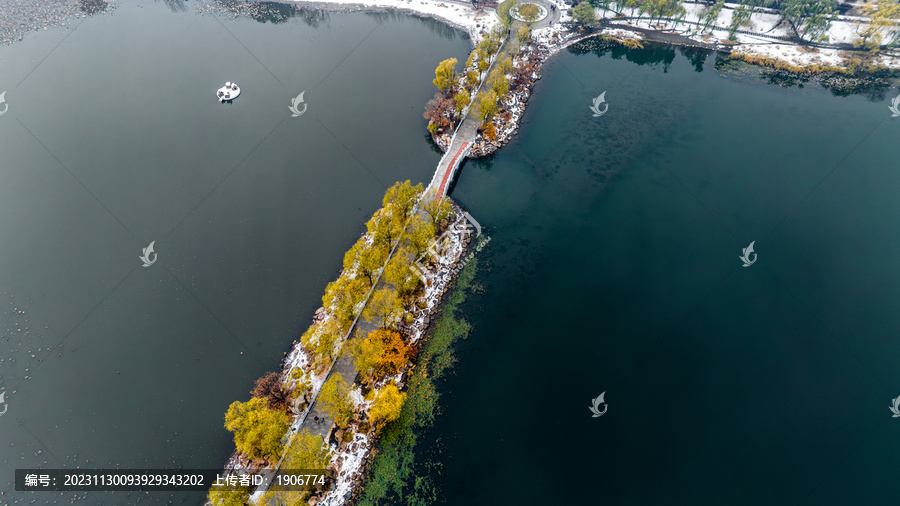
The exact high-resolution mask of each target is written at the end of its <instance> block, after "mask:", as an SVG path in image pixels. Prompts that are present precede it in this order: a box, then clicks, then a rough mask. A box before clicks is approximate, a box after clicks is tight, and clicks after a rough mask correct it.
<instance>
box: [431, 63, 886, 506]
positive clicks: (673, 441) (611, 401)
mask: <svg viewBox="0 0 900 506" xmlns="http://www.w3.org/2000/svg"><path fill="white" fill-rule="evenodd" d="M629 59H631V60H633V61H634V62H632V61H628V60H629ZM694 60H695V62H696V61H699V62H701V63H702V62H703V59H702V57H701V58H698V57H694ZM714 61H715V58H714V57H712V56H711V57H709V59H708V60H706V61H705V65H701V67H702V72H699V73H698V72H697V71H696V68H695V67H694V65H693V64H692V62H691V60H689V59H688V58H687V57H685V56H684V55H682V54H680V52H679V51H676V50H674V49H670V48H665V47H657V48H655V49H654V48H648V49H646V50H643V51H636V52H631V53H629V54H628V58H622V53H621V52H617V53H616V54H615V55H614V54H610V53H606V54H602V55H597V54H593V53H588V54H582V55H576V54H572V53H570V52H564V53H561V54H560V55H558V56H557V57H555V58H554V59H553V60H551V62H550V63H549V64H548V65H546V66H545V71H544V73H543V74H544V78H543V79H542V80H541V81H540V82H539V84H538V85H537V87H536V89H535V93H534V97H533V99H532V100H531V102H530V105H529V109H528V111H527V112H526V115H525V121H524V123H523V125H522V127H521V128H520V130H519V136H518V137H517V138H516V139H515V140H514V141H513V142H512V143H511V144H510V145H508V146H506V147H505V148H504V149H503V150H501V151H500V152H499V153H497V154H496V156H495V157H494V158H493V159H492V160H489V161H483V162H476V163H473V162H472V161H469V162H468V163H467V164H466V165H465V166H464V168H463V170H462V172H461V176H460V179H459V182H458V183H457V185H456V187H455V190H454V192H453V197H454V198H455V199H457V200H458V201H459V202H460V203H461V204H462V205H463V206H465V207H466V208H468V209H469V211H470V212H471V213H472V215H473V216H475V217H476V218H477V219H478V220H479V221H480V222H481V223H482V224H483V225H486V226H487V227H488V233H489V234H490V236H491V239H492V240H491V243H490V245H489V246H488V248H486V249H485V250H484V251H483V253H482V257H481V258H482V263H483V264H485V266H486V268H484V269H482V272H481V274H480V281H481V283H482V284H483V285H484V287H485V291H484V294H483V295H473V296H472V297H470V300H469V303H468V308H467V311H466V313H467V314H466V317H467V318H468V319H469V320H470V322H471V323H473V324H474V331H473V332H472V333H471V334H470V336H469V338H468V340H466V341H464V342H462V344H461V346H460V350H459V366H458V368H457V374H456V375H455V376H453V377H451V378H450V379H448V380H447V382H446V383H445V384H444V387H443V390H444V392H446V393H447V394H448V395H444V397H443V398H442V405H443V407H444V408H445V409H444V415H443V416H442V417H440V418H439V419H438V421H437V422H436V425H435V428H434V429H433V430H432V431H431V434H430V438H431V440H432V442H431V443H430V444H429V445H427V446H426V447H424V448H423V450H422V452H421V453H422V455H421V458H422V459H423V460H424V459H428V458H431V459H437V460H438V461H440V462H442V464H443V465H442V467H441V469H440V474H439V475H433V478H434V479H435V480H436V481H437V483H438V484H439V486H440V488H441V491H442V492H441V493H442V498H443V500H444V502H445V503H446V504H479V505H482V504H483V505H489V504H635V505H637V504H692V505H693V504H748V505H750V504H893V503H894V502H896V498H895V497H896V491H895V489H896V487H895V484H896V479H895V477H894V471H895V470H896V469H897V468H898V466H900V420H898V419H896V418H892V416H891V412H890V411H889V409H888V408H889V407H890V406H891V400H892V399H893V398H895V397H897V396H898V395H900V368H898V367H897V363H898V360H900V339H898V335H900V312H898V311H897V307H898V303H900V290H898V289H897V280H898V279H900V266H898V264H897V262H896V259H897V258H898V256H900V234H898V233H897V225H896V224H897V220H898V218H900V199H898V198H897V191H898V188H900V172H898V170H897V167H898V164H897V161H896V160H897V158H896V156H897V152H896V139H897V136H898V134H900V121H898V119H897V118H891V117H890V112H889V111H888V108H887V106H888V105H889V103H890V101H889V100H887V99H886V100H879V101H874V102H873V101H869V100H867V99H865V98H863V97H860V96H850V97H846V98H839V97H835V96H833V95H832V94H831V93H830V92H828V91H826V90H823V89H821V88H819V87H811V86H807V87H804V88H796V87H795V88H789V89H786V88H780V87H777V86H773V85H768V84H760V83H759V82H758V81H753V80H747V79H742V78H726V77H723V76H722V75H720V74H719V73H717V72H716V71H715V70H714V69H713V64H714ZM635 62H637V63H635ZM603 91H606V95H605V99H606V103H608V104H609V109H608V112H606V113H605V114H604V115H603V116H601V117H592V114H591V112H590V110H589V109H588V106H590V105H591V101H592V99H593V98H594V97H596V96H598V95H599V94H600V93H601V92H603ZM895 92H896V90H891V92H890V93H888V95H890V97H892V96H893V93H895ZM890 97H889V98H890ZM751 241H755V252H756V254H758V257H757V261H756V262H755V263H753V264H752V265H751V266H749V267H746V268H744V267H742V265H743V262H742V261H741V260H740V259H739V257H740V256H741V254H742V249H743V248H745V247H747V246H748V245H749V244H750V242H751ZM751 259H752V255H751ZM603 392H605V396H604V400H605V402H606V404H605V406H606V409H607V411H606V413H605V414H604V415H603V416H600V417H593V416H592V413H591V411H590V410H589V406H591V401H592V399H594V398H596V397H597V396H599V395H600V394H601V393H603ZM451 393H452V395H449V394H451ZM601 409H602V408H601Z"/></svg>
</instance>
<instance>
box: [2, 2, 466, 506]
mask: <svg viewBox="0 0 900 506" xmlns="http://www.w3.org/2000/svg"><path fill="white" fill-rule="evenodd" d="M167 5H172V6H173V7H177V6H178V5H182V6H184V5H186V6H187V9H186V10H185V11H179V10H178V9H177V8H173V9H171V10H170V9H168V8H167ZM196 5H197V4H195V3H194V2H190V3H187V4H183V3H174V2H169V3H167V4H164V3H155V2H139V3H132V2H128V3H126V4H124V5H122V6H120V7H119V8H118V9H116V10H115V11H114V12H113V13H112V14H110V15H103V16H95V17H92V18H90V19H87V20H84V21H83V22H81V24H78V21H80V20H77V21H76V22H73V23H72V24H71V26H75V25H77V29H76V30H71V29H69V30H67V29H64V28H57V29H50V30H48V31H46V32H45V31H42V32H40V33H37V34H31V35H29V36H28V37H26V39H25V40H24V41H23V42H21V43H17V44H14V45H12V46H5V47H0V92H2V91H3V90H6V97H5V98H6V101H7V104H8V106H9V109H8V111H7V113H6V114H4V115H3V116H2V117H0V215H2V216H4V217H5V218H4V219H3V220H0V238H2V240H0V297H2V298H0V303H2V306H0V336H2V338H0V390H2V391H5V392H6V401H7V412H6V413H5V414H4V415H2V417H0V448H2V450H0V477H2V480H0V494H2V495H0V503H4V504H5V503H6V502H10V503H11V504H21V503H29V504H31V503H32V501H35V502H34V504H49V503H52V502H54V501H70V500H71V501H74V502H78V503H83V504H134V503H135V502H136V501H137V500H138V499H139V498H145V497H147V496H146V495H145V494H131V495H128V496H126V495H125V494H124V493H117V494H90V495H89V496H88V497H85V495H84V494H77V495H76V494H61V495H56V494H50V495H48V494H23V493H17V492H15V491H13V485H12V477H13V472H14V469H16V468H29V467H37V466H44V467H49V468H61V467H76V466H81V467H82V468H103V467H111V466H120V467H122V468H160V467H177V468H185V469H204V468H220V467H221V466H222V465H223V464H224V463H225V460H226V459H227V458H228V457H229V456H230V454H231V451H232V450H233V443H232V441H231V437H230V433H228V432H227V431H226V430H225V429H224V427H223V423H224V413H225V411H226V409H227V407H228V405H229V404H230V403H231V402H233V401H235V400H246V399H247V398H249V391H250V389H251V388H252V386H253V382H254V380H255V379H256V378H258V377H259V376H262V375H263V374H264V373H266V372H268V371H271V370H276V369H277V368H278V367H279V362H280V360H281V358H282V356H283V353H284V352H285V351H287V350H288V349H289V347H290V345H291V343H292V341H293V340H294V339H297V338H299V335H300V334H301V333H302V332H303V331H304V330H305V329H306V327H307V326H308V325H309V323H310V320H311V317H312V314H313V312H314V311H315V309H316V308H317V307H319V305H320V297H321V296H322V292H323V290H324V287H325V285H326V283H327V282H328V281H331V280H332V279H334V278H335V277H336V275H337V272H338V270H339V269H340V267H341V261H342V256H343V253H344V252H345V251H346V250H347V249H348V248H349V247H350V246H351V245H352V244H353V243H354V242H355V240H356V239H357V238H358V237H359V235H360V234H361V233H362V232H364V231H365V221H366V220H367V219H368V217H369V216H370V215H371V213H372V212H373V211H374V210H375V209H377V208H378V207H379V206H380V203H381V198H382V195H383V194H384V190H385V189H386V188H387V187H388V186H390V185H391V184H393V183H394V182H395V181H398V180H406V179H411V180H412V181H414V182H418V181H428V180H429V179H430V178H431V174H432V172H433V170H434V167H435V166H436V165H437V162H438V160H439V159H440V153H439V152H437V151H435V150H434V149H433V148H432V146H431V145H430V144H429V143H428V142H426V136H425V132H426V131H425V120H424V119H422V111H423V108H424V104H425V103H426V102H427V101H428V100H429V99H430V98H431V95H432V94H433V85H432V84H431V79H433V73H434V67H435V66H436V64H437V63H438V62H439V61H441V60H442V59H445V58H449V57H455V58H458V59H461V60H464V59H465V58H466V55H467V53H468V49H469V42H468V40H467V39H465V38H464V37H462V36H461V35H460V34H459V32H455V31H453V30H449V29H448V28H447V27H446V26H444V25H441V24H438V23H435V22H432V21H427V20H421V19H416V18H411V17H405V16H369V15H362V14H330V15H329V14H326V13H322V12H318V13H316V12H306V13H303V14H304V15H303V16H298V17H295V18H292V19H290V20H289V21H286V22H281V23H258V22H256V21H254V20H251V19H247V18H241V19H230V18H229V17H228V16H224V15H220V16H219V17H214V16H212V15H210V14H197V13H196V12H195V10H194V9H195V7H196ZM225 81H235V82H237V83H238V84H239V85H240V86H241V88H242V90H243V93H242V95H241V97H240V98H238V99H237V100H235V101H234V103H233V104H230V105H229V104H220V103H218V102H217V100H216V98H215V91H216V89H217V88H219V87H220V86H222V85H223V84H224V83H225ZM301 92H305V94H304V100H305V103H306V104H307V106H308V109H307V111H306V112H305V113H304V114H303V115H302V116H299V117H296V118H294V117H291V113H290V111H289V110H288V107H289V106H290V105H291V101H292V99H294V98H295V97H296V96H297V95H298V94H299V93H301ZM151 241H155V244H154V249H155V253H156V254H157V255H158V257H157V261H156V262H155V263H154V264H153V265H151V266H150V267H147V268H144V267H142V264H143V262H142V261H141V260H140V259H139V258H138V257H139V256H140V255H141V253H142V249H143V248H146V247H147V246H148V245H149V244H150V242H151ZM26 377H28V378H29V379H25V378H26ZM203 495H204V494H199V493H193V494H181V495H173V494H168V493H166V494H154V495H151V496H150V497H149V500H151V501H155V502H160V503H169V502H174V503H178V502H179V501H181V500H185V501H186V502H187V503H195V502H197V501H199V500H200V498H201V497H202V496H203ZM147 500H148V499H144V501H143V502H146V501H147Z"/></svg>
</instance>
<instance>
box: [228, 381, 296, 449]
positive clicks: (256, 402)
mask: <svg viewBox="0 0 900 506" xmlns="http://www.w3.org/2000/svg"><path fill="white" fill-rule="evenodd" d="M267 404H268V402H267V401H266V399H262V398H259V397H254V398H252V399H250V400H249V401H247V402H239V401H235V402H233V403H231V406H229V407H228V412H227V413H225V428H226V429H228V430H229V431H231V432H233V433H234V445H235V446H236V447H237V450H238V451H239V452H241V453H243V454H244V455H246V456H247V457H250V458H251V459H265V460H266V461H269V462H273V461H277V460H278V459H279V458H280V457H281V451H282V444H281V439H282V438H283V437H284V434H285V433H286V432H287V428H288V417H287V414H285V413H284V412H283V411H278V410H274V409H269V407H268V406H267Z"/></svg>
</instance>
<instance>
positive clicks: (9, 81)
mask: <svg viewBox="0 0 900 506" xmlns="http://www.w3.org/2000/svg"><path fill="white" fill-rule="evenodd" d="M170 5H172V4H171V3H170ZM186 5H191V4H186ZM303 19H305V20H306V23H305V22H303V21H302V20H301V19H300V18H294V19H291V20H290V21H288V22H284V23H257V22H255V21H251V20H247V19H238V20H230V19H228V18H227V17H225V16H222V17H221V18H220V19H218V20H217V19H216V18H215V17H212V16H211V15H196V14H195V13H194V12H193V10H192V9H190V8H189V9H188V10H187V11H185V12H178V10H177V9H175V10H169V9H166V4H163V3H138V4H128V5H124V6H122V7H120V8H118V9H117V10H116V11H115V12H114V13H113V14H112V15H109V16H101V17H94V18H91V19H89V20H87V21H84V22H83V23H82V24H81V25H79V27H78V29H77V30H76V31H74V32H73V31H67V30H64V29H56V30H49V31H47V32H42V33H40V34H37V35H31V36H29V37H27V38H26V40H25V41H24V42H22V43H20V44H16V45H13V46H10V47H3V48H0V91H2V90H4V89H5V90H6V91H7V95H6V99H7V102H8V103H9V107H10V108H9V111H8V113H7V114H5V115H4V116H3V117H0V156H2V171H0V206H2V208H0V212H2V214H3V216H5V217H6V219H5V220H2V222H0V223H2V224H0V237H2V241H0V295H2V297H3V299H2V300H0V302H2V304H3V312H2V320H0V323H2V327H0V331H2V335H3V340H2V341H0V346H2V347H0V353H2V354H0V360H2V362H0V376H2V378H0V388H2V389H5V391H6V392H7V399H6V400H7V403H8V412H7V413H6V414H5V415H3V416H2V418H0V448H3V452H2V454H0V475H2V476H7V477H9V480H10V481H11V476H12V473H13V470H14V469H15V468H23V467H36V466H38V465H44V466H46V467H75V466H81V467H82V468H96V467H105V466H114V465H119V466H121V467H139V468H146V467H165V466H168V467H180V468H206V467H213V468H216V467H219V466H220V465H221V464H222V463H223V462H224V460H225V459H226V458H227V457H228V455H229V454H230V451H231V449H232V443H231V440H230V437H229V434H228V433H227V432H226V431H225V430H224V428H222V422H223V414H224V412H225V410H226V408H227V406H228V404H229V403H230V402H232V401H234V400H244V399H246V398H247V397H248V395H249V394H248V391H249V389H250V388H251V386H252V383H253V380H254V379H255V378H257V377H259V376H261V375H262V374H263V373H265V372H266V371H269V370H273V369H275V368H276V367H277V365H278V362H279V360H280V358H281V356H282V353H283V352H284V351H285V350H287V348H288V347H289V345H290V343H291V341H292V340H293V339H295V338H296V337H297V336H298V335H299V333H300V332H302V330H304V329H305V327H306V325H307V324H308V322H309V319H310V317H311V315H312V312H313V311H314V310H315V308H316V307H318V305H319V297H320V296H321V293H322V290H323V288H324V286H325V284H326V283H327V282H328V281H329V280H331V279H333V278H334V276H335V275H336V272H337V270H338V269H339V267H340V262H341V256H342V254H343V252H344V251H345V250H346V249H347V248H348V247H349V246H350V245H351V244H352V243H353V241H354V240H355V239H356V238H357V237H358V235H359V234H360V233H361V232H362V231H363V230H364V222H365V220H366V218H367V217H368V216H369V215H370V213H371V212H372V211H373V210H374V209H375V208H376V207H377V206H378V203H379V202H380V198H381V195H382V193H383V191H384V188H386V187H387V186H389V185H390V184H391V183H393V182H394V181H396V180H404V179H412V180H413V181H428V180H429V179H430V177H431V173H432V171H433V168H434V166H435V165H436V163H437V161H438V159H439V156H440V155H439V154H438V153H436V152H434V151H433V150H432V148H431V147H430V145H429V143H428V142H427V141H426V140H425V135H424V132H425V129H424V120H422V118H421V112H422V109H423V106H424V104H425V102H427V100H428V99H429V98H430V96H431V93H432V86H431V83H430V80H431V75H432V72H433V69H434V66H435V65H436V63H437V62H439V61H440V60H442V59H445V58H448V57H456V58H458V59H460V60H463V59H464V58H465V57H466V53H467V50H468V42H467V41H466V40H464V39H462V38H460V37H459V36H457V35H455V32H453V31H450V30H447V29H445V28H444V27H442V25H437V24H435V23H432V22H426V21H421V20H415V19H413V18H407V17H388V16H381V17H375V16H366V15H360V14H348V15H338V14H331V15H325V14H321V13H319V14H315V13H312V14H309V13H308V14H307V15H306V16H305V17H304V18H303ZM307 23H311V24H307ZM312 25H315V26H312ZM623 56H624V57H623ZM702 61H703V59H702V57H697V56H696V55H694V56H693V62H692V61H691V60H689V59H688V58H686V57H685V56H683V55H682V54H681V53H680V52H679V51H677V50H673V49H670V48H665V47H657V48H648V49H646V50H643V51H635V52H629V53H627V54H623V53H621V52H616V53H615V54H612V53H606V54H602V55H599V56H598V55H596V54H591V53H588V54H583V55H575V54H572V53H569V52H564V53H561V54H560V55H558V56H556V57H554V59H553V60H551V62H550V63H548V64H547V65H546V66H545V68H544V72H543V74H544V78H543V79H542V80H541V81H540V82H539V84H538V85H537V87H536V89H535V93H534V96H533V98H532V100H531V101H530V105H529V109H528V111H527V112H526V117H525V121H524V122H523V124H522V126H521V128H520V130H519V134H518V136H517V137H516V138H515V139H514V141H513V142H512V143H511V144H509V145H508V146H506V147H504V148H503V149H502V150H501V151H500V152H499V153H497V154H496V156H495V157H493V158H491V159H489V160H485V161H479V162H472V161H469V162H467V163H466V165H465V166H464V168H463V170H462V172H461V174H460V178H459V181H458V182H457V183H456V186H455V188H454V191H453V197H454V198H456V199H457V200H458V201H459V202H460V203H462V204H463V205H464V206H465V207H466V208H467V209H469V210H470V212H471V213H472V215H473V216H474V217H475V218H476V219H477V220H478V221H479V222H480V223H481V224H482V225H484V226H485V227H486V231H487V233H488V234H489V235H490V236H491V242H490V244H489V245H488V247H487V248H486V249H485V250H483V251H482V253H481V260H482V261H481V264H482V267H483V269H482V271H481V274H480V277H479V281H480V282H481V283H482V284H483V285H484V292H483V294H476V295H473V296H471V297H470V299H469V303H468V305H467V307H466V311H465V313H466V315H465V316H466V317H467V318H468V319H469V320H470V321H471V322H472V323H473V324H474V325H475V328H474V330H473V332H472V333H471V335H470V338H469V339H468V340H467V341H464V342H462V343H461V345H460V349H459V358H460V362H459V364H458V366H457V369H456V375H455V376H453V377H451V378H450V379H449V380H448V381H446V382H445V383H444V384H443V385H442V386H443V391H444V392H445V393H446V394H447V395H444V396H443V397H442V405H443V408H444V413H443V415H442V416H441V417H440V418H439V419H438V420H437V423H436V425H435V427H434V429H433V430H431V431H430V432H429V434H427V436H428V439H429V440H430V442H429V443H428V444H426V445H424V446H423V447H422V449H421V453H422V458H423V459H426V458H434V459H438V460H439V461H441V462H443V466H442V468H441V474H440V475H434V476H433V478H434V479H435V480H436V481H437V483H438V485H439V487H440V490H441V496H442V502H443V503H446V504H484V505H495V504H807V503H808V504H814V503H820V504H821V503H825V504H893V502H894V495H895V494H894V493H893V492H894V491H893V489H894V488H895V487H891V485H893V483H894V481H895V480H893V479H892V478H893V476H892V475H893V471H894V470H895V469H896V468H897V466H898V464H900V462H898V461H900V426H898V424H900V420H896V419H892V418H891V413H890V411H888V409H887V408H888V407H889V406H890V403H891V402H890V400H891V399H892V398H894V397H896V396H898V395H900V370H898V368H897V367H896V363H897V360H898V357H900V340H898V339H897V338H896V336H897V335H900V316H898V313H897V311H896V309H895V308H896V307H897V305H898V303H900V292H898V290H897V288H896V285H897V283H896V280H897V279H900V272H898V271H900V266H898V265H897V264H896V262H894V259H895V258H897V257H898V255H900V236H898V234H897V233H896V231H895V228H896V227H895V222H896V220H897V217H900V202H898V200H897V199H896V193H897V188H898V187H900V173H898V172H897V170H896V167H897V164H896V163H895V162H894V158H895V154H894V153H895V150H894V149H893V148H894V145H895V139H896V138H897V135H898V133H900V123H898V121H897V119H894V118H890V113H889V111H888V110H887V107H886V106H887V101H886V100H882V101H875V102H872V101H869V100H867V99H866V98H863V97H860V96H851V97H845V98H838V97H835V96H833V95H832V94H831V93H829V92H828V91H825V90H822V89H820V88H817V87H810V86H808V87H805V88H802V89H801V88H790V89H785V88H780V87H777V86H772V85H767V84H760V83H759V82H757V81H754V80H749V79H743V78H736V77H723V76H722V75H721V74H720V73H717V72H715V71H714V70H713V68H712V66H713V58H712V57H710V58H709V59H707V60H706V62H705V65H703V66H702V69H703V71H702V72H697V71H696V70H697V69H696V66H700V65H699V63H698V62H700V63H702ZM226 80H234V81H236V82H237V83H238V84H240V85H241V87H242V89H243V91H244V93H243V95H242V96H241V97H240V98H239V99H238V100H236V101H235V102H234V104H231V105H221V104H218V103H217V102H216V101H215V99H214V91H215V89H216V88H218V87H219V86H221V84H222V83H223V82H224V81H226ZM301 91H305V101H306V103H307V104H308V111H307V112H305V113H304V115H302V116H300V117H298V118H291V117H290V113H289V111H288V110H287V108H288V106H289V105H290V102H291V99H292V98H294V97H296V96H297V95H298V94H299V93H300V92H301ZM603 91H606V95H605V99H606V102H607V103H608V104H609V109H608V112H607V113H606V114H604V115H603V116H601V117H598V118H595V117H592V116H591V112H590V111H589V110H588V106H589V105H590V104H591V100H592V99H593V98H594V97H596V96H597V95H599V94H600V93H601V92H603ZM404 111H406V112H404ZM151 241H156V242H155V250H156V252H157V253H158V255H159V256H158V261H157V262H156V263H155V264H153V265H151V266H150V267H147V268H143V267H141V261H140V260H139V259H138V256H139V255H140V254H141V249H142V248H144V247H146V246H147V245H148V244H149V243H150V242H151ZM751 241H755V252H756V253H757V254H758V257H757V261H756V262H755V263H754V264H753V265H751V266H750V267H747V268H744V267H742V262H741V260H739V258H738V257H739V256H740V255H741V250H742V248H745V247H747V245H748V244H749V243H750V242H751ZM21 311H24V313H21ZM26 327H27V330H26ZM19 329H22V330H19ZM26 332H27V334H26ZM48 347H50V348H52V349H51V350H49V351H48V349H47V348H48ZM31 355H34V357H32V356H31ZM39 360H40V362H39ZM26 376H28V377H30V378H31V379H28V380H25V379H24V378H25V377H26ZM603 392H605V401H606V407H607V411H606V413H605V414H604V415H603V416H601V417H592V416H591V412H590V411H589V410H588V407H589V406H590V404H591V399H593V398H595V397H597V396H598V395H600V394H601V393H603ZM451 393H452V395H449V394H451ZM3 483H4V485H3V486H4V487H5V488H0V492H2V493H3V495H2V496H0V500H4V501H8V502H11V503H13V504H15V503H30V502H31V501H33V500H34V501H35V504H47V503H52V502H53V501H61V502H62V501H71V502H76V503H85V504H88V503H90V504H135V503H137V502H138V499H139V498H140V499H143V498H144V497H147V499H144V500H147V501H153V502H159V503H169V502H174V503H178V502H179V501H181V500H184V501H185V502H186V503H192V502H194V501H196V500H198V499H199V498H200V497H201V496H202V494H196V493H195V494H181V495H173V494H155V495H151V496H149V497H148V496H146V495H143V494H131V495H128V496H126V495H125V494H121V493H120V494H115V495H112V494H91V495H90V496H88V497H87V498H85V496H84V495H74V494H63V495H52V496H51V495H37V494H31V495H28V494H21V493H16V492H14V491H12V485H11V483H10V485H8V486H6V485H5V483H6V480H4V482H3ZM141 502H143V501H141Z"/></svg>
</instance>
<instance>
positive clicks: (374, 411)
mask: <svg viewBox="0 0 900 506" xmlns="http://www.w3.org/2000/svg"><path fill="white" fill-rule="evenodd" d="M404 401H406V393H404V392H400V390H399V389H398V388H397V386H396V385H394V384H393V383H391V384H388V385H387V386H385V387H384V388H382V389H381V390H379V391H378V393H377V394H375V403H374V404H373V405H372V407H371V408H369V419H370V420H372V421H374V422H376V423H377V422H382V423H386V422H391V421H394V420H396V419H397V418H400V411H401V410H402V409H403V402H404Z"/></svg>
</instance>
